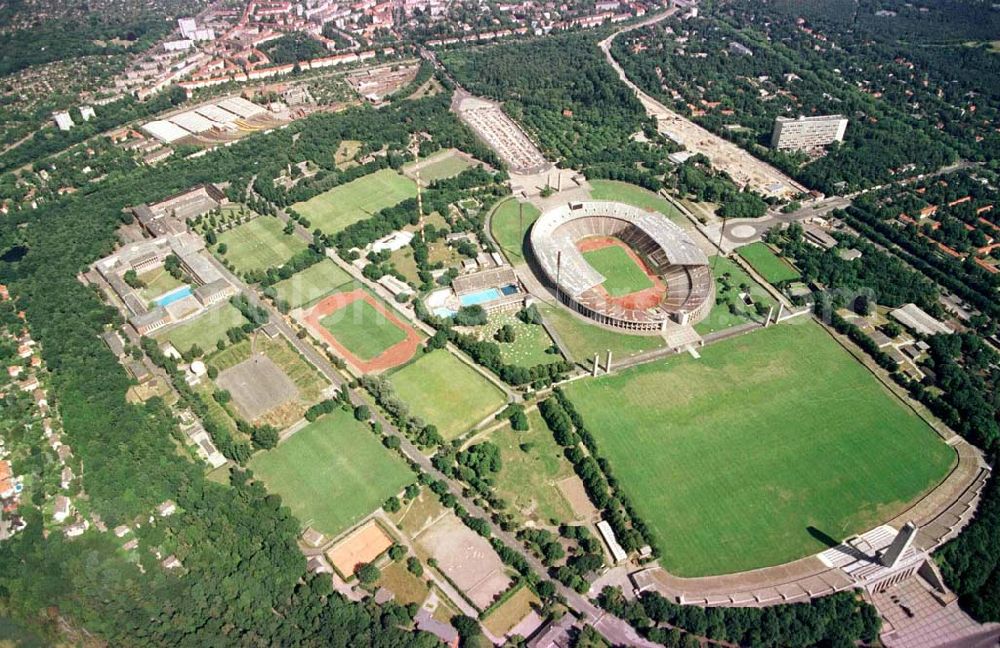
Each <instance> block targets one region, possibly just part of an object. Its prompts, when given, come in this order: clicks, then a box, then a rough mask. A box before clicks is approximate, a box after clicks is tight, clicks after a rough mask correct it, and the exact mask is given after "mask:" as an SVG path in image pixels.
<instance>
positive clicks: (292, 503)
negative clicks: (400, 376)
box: [249, 409, 414, 536]
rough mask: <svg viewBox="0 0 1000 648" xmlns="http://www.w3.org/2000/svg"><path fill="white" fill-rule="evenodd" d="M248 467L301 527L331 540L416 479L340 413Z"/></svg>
mask: <svg viewBox="0 0 1000 648" xmlns="http://www.w3.org/2000/svg"><path fill="white" fill-rule="evenodd" d="M249 465H250V468H251V470H253V472H254V475H255V476H256V477H257V479H260V480H262V481H263V482H264V484H265V485H266V486H267V490H268V491H270V492H273V493H277V494H279V495H281V498H282V500H283V502H284V503H285V504H286V505H287V506H288V507H289V508H290V509H291V510H292V513H293V514H295V517H297V518H298V519H299V522H300V523H301V524H302V526H303V527H306V526H313V527H315V528H317V529H318V530H320V531H322V532H323V533H325V534H327V535H328V536H333V535H336V534H339V533H341V532H342V531H345V530H347V529H348V528H350V527H351V526H352V525H353V524H355V523H356V522H358V521H359V520H360V519H362V518H363V517H364V516H366V515H368V514H369V513H371V512H372V511H374V510H375V509H377V508H378V507H379V506H381V505H382V502H384V501H385V500H386V499H387V498H388V497H389V496H390V495H394V494H396V493H398V492H399V491H401V490H402V489H403V487H404V486H406V485H407V484H410V483H412V482H413V481H414V476H413V473H412V472H411V471H410V469H409V468H408V467H407V465H406V464H405V463H404V462H403V460H402V459H400V458H399V457H397V456H396V455H395V454H394V453H393V452H392V451H391V450H387V449H386V448H384V447H383V446H382V444H381V443H380V442H379V440H378V438H377V437H376V436H375V435H374V434H372V432H371V431H370V430H369V429H368V428H367V426H365V425H364V424H362V423H359V422H357V421H355V420H354V416H353V415H352V414H350V413H349V412H345V411H343V410H339V409H338V410H336V411H334V412H333V413H331V414H328V415H326V416H323V417H322V418H319V419H317V420H316V421H314V422H313V423H310V424H309V425H307V426H306V427H304V428H302V429H301V430H299V431H298V432H296V433H295V434H293V435H292V436H291V437H289V438H288V440H287V441H285V442H283V443H281V444H280V445H278V447H276V448H274V449H272V450H267V451H264V452H259V453H257V454H256V455H255V456H254V457H253V459H251V460H250V464H249Z"/></svg>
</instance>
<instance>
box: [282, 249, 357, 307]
mask: <svg viewBox="0 0 1000 648" xmlns="http://www.w3.org/2000/svg"><path fill="white" fill-rule="evenodd" d="M350 282H351V276H350V275H349V274H347V273H346V272H345V271H343V270H341V269H340V268H339V267H338V266H337V264H336V263H334V262H333V261H332V260H330V259H323V260H322V261H320V262H319V263H316V264H314V265H311V266H309V267H308V268H306V269H305V270H303V271H301V272H296V273H295V274H293V275H292V276H291V277H289V278H288V279H284V280H282V281H279V282H278V283H276V284H274V290H275V292H276V293H277V295H278V299H280V300H283V301H286V302H288V305H289V306H290V307H291V308H298V307H300V306H305V305H306V304H309V303H312V302H314V301H316V300H317V299H319V298H320V297H326V296H327V295H329V294H330V293H332V292H333V291H335V290H336V289H337V288H339V287H340V286H343V285H344V284H347V283H350Z"/></svg>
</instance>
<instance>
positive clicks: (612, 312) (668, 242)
mask: <svg viewBox="0 0 1000 648" xmlns="http://www.w3.org/2000/svg"><path fill="white" fill-rule="evenodd" d="M594 238H604V239H613V240H616V241H621V242H622V243H624V244H625V245H626V246H628V248H629V249H630V250H631V251H632V252H633V253H634V254H635V255H637V256H638V258H639V260H640V261H641V264H642V265H643V266H645V268H644V270H645V271H646V272H647V274H649V275H650V276H652V277H654V278H657V279H659V281H658V282H656V284H655V285H654V288H652V289H650V290H648V291H644V292H643V293H640V294H636V295H626V296H624V297H617V298H616V297H613V296H611V295H609V294H608V293H607V292H606V291H605V290H604V288H603V287H602V284H604V282H605V277H604V276H603V275H601V273H600V272H598V271H597V270H596V269H594V268H593V267H592V266H591V265H590V264H589V263H588V262H587V260H586V259H585V258H584V256H583V253H582V252H581V243H584V242H586V241H587V240H588V239H594ZM531 249H532V252H533V254H534V257H535V259H536V261H537V263H538V266H539V267H540V269H541V271H542V273H543V274H544V279H546V280H547V281H548V282H549V284H550V285H552V286H554V287H555V289H556V293H557V296H558V297H559V299H560V301H562V302H563V303H564V304H566V305H567V306H569V307H570V308H572V309H573V310H575V311H577V312H579V313H581V314H583V315H585V316H586V317H589V318H590V319H592V320H594V321H596V322H598V323H599V324H602V325H604V326H608V327H611V328H616V329H622V330H627V331H630V332H633V333H639V334H649V335H657V334H660V333H662V332H663V331H664V330H665V329H666V327H667V326H668V324H669V323H670V322H676V323H679V324H694V323H696V322H698V321H700V320H702V319H704V318H705V317H706V316H707V315H708V313H709V311H710V310H711V308H712V305H713V304H714V301H715V285H714V282H713V281H712V271H711V268H709V265H708V258H707V257H706V256H705V253H704V252H702V251H701V249H700V248H699V247H698V246H697V244H695V242H694V241H692V240H691V238H690V237H689V236H688V235H687V233H686V232H684V230H682V229H681V228H680V227H678V226H677V225H675V224H674V223H672V222H670V221H669V220H668V219H667V218H664V217H663V215H662V214H659V213H656V212H648V211H644V210H642V209H640V208H638V207H632V206H630V205H625V204H622V203H616V202H605V201H593V202H582V203H569V204H566V205H563V206H561V207H556V208H553V209H550V210H549V211H547V212H545V213H544V214H542V216H541V217H539V219H538V221H537V222H536V223H535V224H534V226H533V227H532V229H531Z"/></svg>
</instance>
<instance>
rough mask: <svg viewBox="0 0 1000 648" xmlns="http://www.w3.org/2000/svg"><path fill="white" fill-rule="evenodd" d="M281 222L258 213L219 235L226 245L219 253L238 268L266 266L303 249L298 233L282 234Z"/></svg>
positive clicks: (249, 268) (286, 258) (253, 268)
mask: <svg viewBox="0 0 1000 648" xmlns="http://www.w3.org/2000/svg"><path fill="white" fill-rule="evenodd" d="M284 227H285V225H284V223H282V222H281V221H280V220H278V219H277V218H274V217H271V216H258V217H257V218H255V219H253V220H252V221H250V222H248V223H243V224H242V225H237V226H236V227H234V228H233V229H231V230H229V231H226V232H223V233H222V234H220V235H219V243H220V244H222V243H224V244H225V245H226V248H227V249H226V253H225V254H224V255H223V256H225V257H226V259H227V260H228V261H229V262H231V263H232V264H233V265H234V266H235V267H236V269H237V270H239V271H240V272H250V271H255V270H266V269H268V268H274V267H277V266H280V265H282V264H283V263H285V262H286V261H288V260H289V259H291V258H292V256H294V255H295V253H297V252H301V251H302V250H304V249H306V244H305V243H304V242H303V241H301V240H300V239H299V238H298V237H296V236H293V235H290V234H285V233H284V232H283V231H282V229H284Z"/></svg>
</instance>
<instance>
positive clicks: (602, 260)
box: [583, 245, 653, 297]
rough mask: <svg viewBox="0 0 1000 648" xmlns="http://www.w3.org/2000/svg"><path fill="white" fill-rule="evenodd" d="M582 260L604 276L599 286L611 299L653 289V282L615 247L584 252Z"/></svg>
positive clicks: (626, 254) (621, 250)
mask: <svg viewBox="0 0 1000 648" xmlns="http://www.w3.org/2000/svg"><path fill="white" fill-rule="evenodd" d="M583 258H584V259H586V261H587V263H589V264H590V265H591V266H592V267H593V268H594V270H597V271H598V272H600V273H601V274H602V275H604V283H603V284H601V285H602V286H604V289H605V290H607V291H608V294H609V295H611V296H612V297H622V296H623V295H630V294H632V293H634V292H639V291H640V290H646V289H647V288H652V287H653V281H652V280H651V279H650V278H649V277H647V276H646V273H645V272H643V271H642V268H640V267H639V266H638V264H636V262H635V261H633V260H632V257H630V256H629V255H628V252H626V251H625V250H623V249H622V248H620V247H618V246H617V245H609V246H607V247H603V248H600V249H598V250H591V251H589V252H584V253H583Z"/></svg>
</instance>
